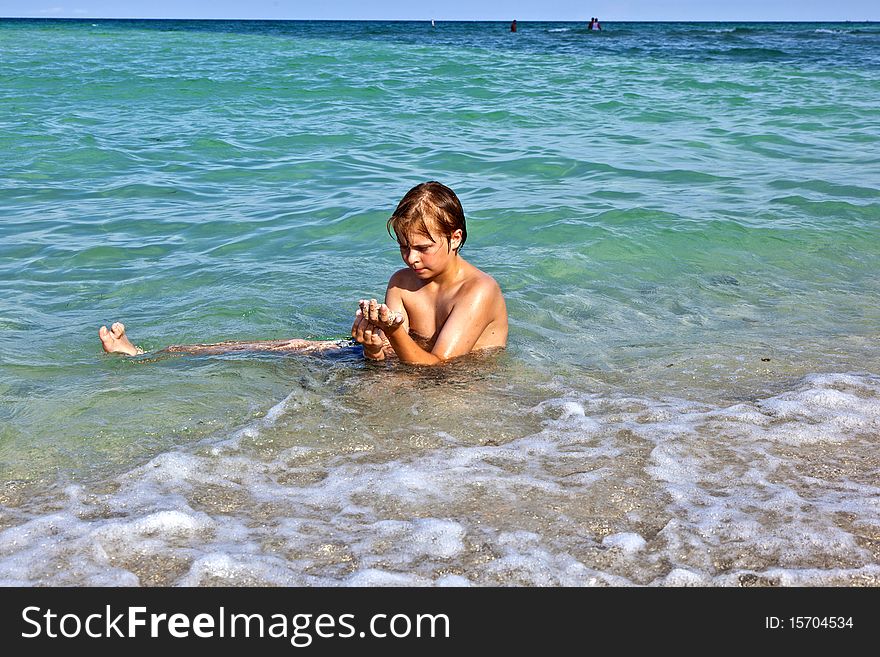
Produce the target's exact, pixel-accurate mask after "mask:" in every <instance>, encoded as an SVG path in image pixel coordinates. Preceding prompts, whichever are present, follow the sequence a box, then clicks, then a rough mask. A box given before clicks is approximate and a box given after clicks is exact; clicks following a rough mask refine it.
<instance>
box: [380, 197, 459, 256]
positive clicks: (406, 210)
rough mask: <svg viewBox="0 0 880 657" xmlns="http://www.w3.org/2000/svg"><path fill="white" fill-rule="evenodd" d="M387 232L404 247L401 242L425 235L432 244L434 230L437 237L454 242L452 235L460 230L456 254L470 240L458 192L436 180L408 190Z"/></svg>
mask: <svg viewBox="0 0 880 657" xmlns="http://www.w3.org/2000/svg"><path fill="white" fill-rule="evenodd" d="M386 228H387V229H388V234H389V235H391V237H396V238H397V242H398V243H399V244H403V245H405V243H404V242H403V241H402V240H404V239H406V235H407V234H412V233H416V234H418V235H424V236H425V237H427V238H428V239H430V240H431V241H432V242H433V241H434V236H433V235H431V230H432V229H433V230H434V233H435V234H436V233H437V232H439V233H440V234H441V235H445V236H446V238H447V239H451V237H452V233H454V232H455V231H456V230H458V229H461V243H460V244H459V245H458V246H457V247H456V248H455V252H456V253H458V251H459V249H461V247H463V246H464V241H465V240H466V239H467V227H466V226H465V222H464V210H463V209H462V207H461V201H459V200H458V197H457V196H456V195H455V192H453V191H452V190H451V189H449V188H448V187H447V186H446V185H443V184H441V183H438V182H437V181H435V180H431V181H429V182H423V183H420V184H418V185H416V186H415V187H413V188H412V189H411V190H409V191H408V192H407V193H406V194H405V195H404V197H403V198H402V199H400V203H398V204H397V209H396V210H395V211H394V214H392V215H391V218H390V219H389V220H388V224H387V225H386ZM391 231H394V233H393V234H392V232H391Z"/></svg>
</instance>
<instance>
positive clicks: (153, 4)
mask: <svg viewBox="0 0 880 657" xmlns="http://www.w3.org/2000/svg"><path fill="white" fill-rule="evenodd" d="M0 16H6V17H12V16H35V17H74V18H75V17H104V18H275V19H285V18H286V19H296V18H313V19H320V18H325V19H400V20H428V19H431V18H434V19H436V20H441V21H442V20H511V19H513V18H516V19H517V20H520V21H528V20H585V19H586V20H589V18H590V16H598V17H599V18H600V19H601V20H605V21H614V20H732V21H760V20H808V21H815V20H826V21H836V20H853V21H861V20H875V21H876V20H880V0H835V1H832V2H828V1H822V0H588V1H587V2H575V1H574V0H543V1H541V2H535V1H534V0H532V1H527V0H437V1H435V2H425V1H420V0H372V1H370V0H367V1H366V2H365V1H364V0H324V1H323V2H314V1H311V2H306V1H304V0H0Z"/></svg>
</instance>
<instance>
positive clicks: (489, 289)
mask: <svg viewBox="0 0 880 657" xmlns="http://www.w3.org/2000/svg"><path fill="white" fill-rule="evenodd" d="M466 285H467V287H468V288H470V289H471V290H473V291H474V292H479V293H481V294H489V295H492V296H501V286H500V285H498V281H496V280H495V279H494V278H492V276H490V275H489V274H487V273H486V272H484V271H483V270H482V269H477V268H476V267H473V271H472V272H471V275H470V276H469V277H468V281H467V283H466Z"/></svg>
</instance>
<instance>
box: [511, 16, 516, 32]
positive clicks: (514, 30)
mask: <svg viewBox="0 0 880 657" xmlns="http://www.w3.org/2000/svg"><path fill="white" fill-rule="evenodd" d="M510 31H511V32H516V19H515V18H514V19H513V22H512V23H511V24H510Z"/></svg>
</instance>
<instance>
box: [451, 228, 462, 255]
mask: <svg viewBox="0 0 880 657" xmlns="http://www.w3.org/2000/svg"><path fill="white" fill-rule="evenodd" d="M460 246H461V228H456V229H455V230H454V231H452V235H450V236H449V248H451V249H453V250H454V249H457V248H458V247H460Z"/></svg>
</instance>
